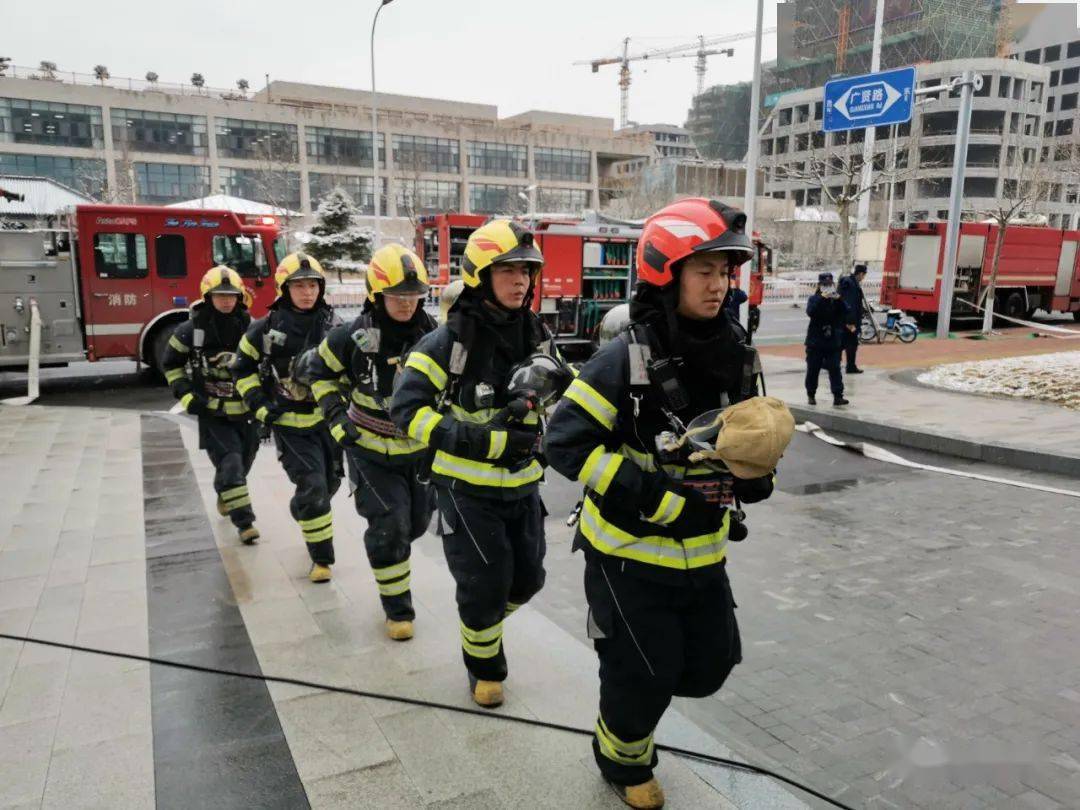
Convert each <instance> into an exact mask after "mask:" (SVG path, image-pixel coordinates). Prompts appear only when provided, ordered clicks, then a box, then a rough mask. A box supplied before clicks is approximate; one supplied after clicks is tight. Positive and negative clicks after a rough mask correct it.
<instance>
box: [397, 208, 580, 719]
mask: <svg viewBox="0 0 1080 810" xmlns="http://www.w3.org/2000/svg"><path fill="white" fill-rule="evenodd" d="M543 262H544V259H543V257H542V256H541V254H540V250H539V249H538V248H537V247H536V245H535V244H533V234H532V232H531V231H529V230H528V229H526V228H525V227H523V226H522V225H520V224H519V223H517V222H511V221H507V220H495V221H492V222H489V223H487V224H485V225H483V226H482V227H480V228H478V229H477V230H476V231H474V232H473V233H472V235H471V236H470V237H469V241H468V243H467V245H466V247H465V256H464V259H463V261H462V266H461V273H462V280H463V281H464V287H463V289H462V292H461V294H460V296H459V297H458V299H457V301H456V302H454V304H453V307H452V308H451V309H450V311H449V318H448V320H447V322H446V323H445V324H444V325H442V326H440V327H439V328H438V329H436V330H435V331H434V332H431V333H430V334H428V335H426V336H425V337H424V338H423V339H421V341H420V342H419V343H418V344H417V345H416V347H415V348H414V349H413V350H412V352H411V353H410V354H409V358H408V360H407V361H406V363H405V369H404V372H403V373H402V374H401V376H400V377H399V378H398V380H397V382H396V384H395V388H394V397H393V401H392V403H391V408H390V413H391V416H392V417H393V420H394V422H396V423H397V425H398V427H399V428H401V429H402V430H403V431H405V432H406V433H408V435H409V436H411V437H412V438H414V439H416V440H418V441H421V442H424V443H425V444H427V445H429V447H430V449H431V452H430V453H429V456H428V457H429V458H430V460H431V467H430V472H431V480H432V483H433V484H434V485H435V491H436V501H437V507H438V520H439V533H440V535H441V536H442V540H443V550H444V552H445V554H446V561H447V564H448V566H449V568H450V573H451V574H452V575H453V577H454V580H455V582H456V583H457V594H456V596H457V605H458V614H459V617H460V619H461V647H462V656H463V658H464V661H465V667H466V669H467V670H468V678H469V687H470V691H471V693H472V697H473V700H474V701H476V703H478V704H479V705H481V706H484V707H488V708H493V707H495V706H498V705H500V704H501V703H502V699H503V693H502V681H503V680H505V678H506V675H507V665H506V655H505V651H504V649H503V620H504V619H505V618H506V617H507V616H509V615H510V614H511V613H513V612H514V610H516V609H517V608H519V607H520V606H521V605H523V604H525V603H526V602H528V601H529V599H530V598H532V596H533V595H535V594H536V593H537V592H538V591H539V590H540V588H541V587H542V586H543V584H544V554H545V551H546V546H545V542H544V507H543V504H542V503H541V501H540V495H539V492H538V486H539V482H540V480H541V478H543V475H544V471H543V467H542V466H541V464H540V462H539V461H538V460H537V457H536V449H537V444H538V438H539V429H540V421H539V419H538V416H537V413H536V411H534V410H531V409H529V407H528V405H527V404H526V406H525V407H524V408H521V407H519V406H521V405H522V404H523V403H522V402H521V401H519V400H518V399H515V400H513V401H510V400H509V399H508V397H507V390H506V385H507V382H508V380H509V376H510V372H511V371H512V369H513V368H514V366H515V365H517V364H519V363H521V362H522V361H523V360H526V359H527V358H529V357H530V356H531V355H533V353H534V352H537V351H538V350H541V351H545V352H547V353H549V354H551V353H553V352H554V345H553V341H552V338H551V335H550V334H549V333H548V332H547V330H546V329H545V328H544V326H543V324H542V323H541V321H540V319H539V317H538V316H537V315H536V314H535V313H533V311H532V310H531V309H530V308H529V302H530V301H531V300H532V295H533V289H534V286H535V283H536V279H537V277H538V276H539V274H540V269H541V267H542V266H543ZM567 373H569V372H567Z"/></svg>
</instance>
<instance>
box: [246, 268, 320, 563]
mask: <svg viewBox="0 0 1080 810" xmlns="http://www.w3.org/2000/svg"><path fill="white" fill-rule="evenodd" d="M274 283H275V285H276V286H277V293H278V297H277V300H275V301H274V303H272V304H271V305H270V312H269V314H268V315H267V316H266V317H265V318H260V319H259V320H257V321H255V322H254V323H252V324H251V327H250V328H249V329H248V331H247V333H246V334H245V335H244V336H243V337H242V338H241V339H240V351H239V353H238V354H237V359H236V363H235V364H234V366H233V375H234V376H235V378H236V390H237V391H239V392H240V394H241V396H243V397H244V401H245V402H246V403H247V406H248V407H249V408H250V409H251V411H252V412H253V413H254V414H255V418H256V419H258V420H259V421H260V422H261V423H262V424H263V426H264V427H265V428H268V429H269V430H271V431H272V433H273V437H274V444H275V445H276V447H277V454H278V459H279V460H280V461H281V464H282V466H283V467H284V468H285V473H286V474H287V475H288V476H289V480H290V481H292V483H293V485H294V486H295V487H296V493H295V494H294V495H293V497H292V499H291V500H290V501H289V511H290V512H291V513H292V516H293V519H294V520H296V521H297V522H298V523H299V524H300V530H301V532H302V533H303V536H304V540H305V541H306V543H307V549H308V554H309V555H310V556H311V569H310V571H309V572H308V578H309V579H310V580H311V581H312V582H327V581H328V580H329V579H330V576H331V571H330V566H331V565H333V564H334V524H333V514H332V513H331V511H330V498H331V497H333V495H334V493H335V492H337V489H338V486H339V485H340V484H341V449H340V448H339V447H338V446H337V444H336V443H335V442H334V440H333V439H332V438H330V431H329V430H328V429H327V426H326V422H325V421H324V420H323V417H322V413H321V412H320V411H319V409H318V407H317V406H316V404H315V397H314V396H313V395H312V393H311V389H310V388H309V387H308V386H307V384H305V382H304V381H303V380H304V379H305V374H304V370H303V369H302V368H298V362H297V361H298V360H299V358H300V357H301V356H303V355H304V353H305V352H306V351H307V350H308V349H311V348H313V347H317V346H318V345H319V344H320V343H321V342H322V340H323V338H324V337H326V333H327V332H328V331H329V330H330V327H331V326H332V323H333V318H334V311H333V309H331V307H330V305H329V304H328V303H326V297H325V293H326V280H325V276H324V275H323V269H322V266H321V265H320V264H319V262H318V261H316V260H315V259H314V258H312V257H311V256H308V255H306V254H304V253H291V254H289V255H288V256H286V257H285V258H284V259H282V260H281V262H280V263H279V264H278V267H277V272H276V273H275V274H274Z"/></svg>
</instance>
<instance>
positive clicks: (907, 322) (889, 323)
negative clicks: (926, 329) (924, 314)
mask: <svg viewBox="0 0 1080 810" xmlns="http://www.w3.org/2000/svg"><path fill="white" fill-rule="evenodd" d="M884 312H885V323H884V325H880V324H878V322H877V319H876V318H875V317H874V311H873V309H868V310H867V311H865V312H864V313H863V317H862V322H861V323H860V324H859V343H884V342H885V339H886V338H888V337H893V338H896V339H897V340H899V341H900V342H901V343H913V342H914V341H915V338H917V337H918V336H919V327H918V326H916V325H915V319H914V318H911V317H910V316H908V315H905V314H904V312H903V310H900V309H887V310H884Z"/></svg>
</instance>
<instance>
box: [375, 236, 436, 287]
mask: <svg viewBox="0 0 1080 810" xmlns="http://www.w3.org/2000/svg"><path fill="white" fill-rule="evenodd" d="M427 291H428V274H427V268H426V267H424V263H423V262H422V261H420V257H419V256H417V255H416V254H415V253H413V252H412V251H411V250H409V249H408V248H407V247H402V246H401V245H383V246H382V247H381V248H379V249H378V250H377V251H375V255H374V256H372V257H371V261H370V262H368V269H367V297H368V301H374V300H375V296H376V295H378V294H380V293H382V294H386V295H427Z"/></svg>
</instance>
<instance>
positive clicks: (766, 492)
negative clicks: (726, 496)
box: [731, 475, 773, 503]
mask: <svg viewBox="0 0 1080 810" xmlns="http://www.w3.org/2000/svg"><path fill="white" fill-rule="evenodd" d="M731 491H732V492H733V493H734V494H735V497H736V498H738V499H739V500H740V501H742V502H743V503H757V502H758V501H763V500H765V499H766V498H768V497H769V496H770V495H772V491H773V477H772V476H771V475H763V476H761V477H760V478H736V479H734V482H733V483H732V486H731Z"/></svg>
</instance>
